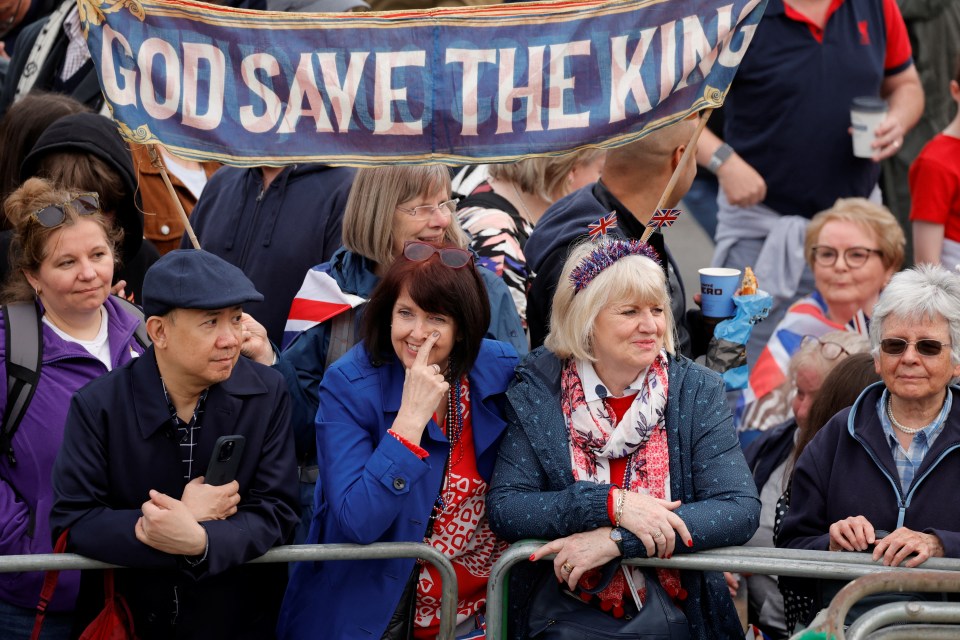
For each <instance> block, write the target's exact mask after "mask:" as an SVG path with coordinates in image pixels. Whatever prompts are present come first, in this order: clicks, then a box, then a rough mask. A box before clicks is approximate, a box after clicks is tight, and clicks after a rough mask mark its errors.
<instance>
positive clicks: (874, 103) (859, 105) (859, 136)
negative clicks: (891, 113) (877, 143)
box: [850, 96, 887, 158]
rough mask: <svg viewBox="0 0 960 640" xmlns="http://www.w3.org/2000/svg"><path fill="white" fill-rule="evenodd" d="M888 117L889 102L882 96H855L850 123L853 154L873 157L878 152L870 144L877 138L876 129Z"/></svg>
mask: <svg viewBox="0 0 960 640" xmlns="http://www.w3.org/2000/svg"><path fill="white" fill-rule="evenodd" d="M886 118H887V103H886V101H885V100H883V99H882V98H876V97H873V96H864V97H861V98H854V99H853V104H852V106H851V107H850V125H851V127H852V128H853V155H854V156H856V157H858V158H872V157H873V156H874V154H875V153H876V152H877V151H876V150H875V149H873V148H872V147H871V146H870V145H872V144H873V142H874V140H876V139H877V136H876V133H875V132H876V130H877V127H879V126H880V123H881V122H883V121H884V120H886Z"/></svg>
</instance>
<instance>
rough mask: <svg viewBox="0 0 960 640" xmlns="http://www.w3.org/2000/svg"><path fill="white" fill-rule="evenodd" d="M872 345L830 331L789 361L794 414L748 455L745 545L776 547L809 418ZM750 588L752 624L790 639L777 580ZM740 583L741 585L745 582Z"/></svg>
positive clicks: (754, 580)
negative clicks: (756, 511)
mask: <svg viewBox="0 0 960 640" xmlns="http://www.w3.org/2000/svg"><path fill="white" fill-rule="evenodd" d="M869 349H870V343H869V341H868V340H867V339H866V338H865V337H863V336H861V335H859V334H857V333H853V332H850V331H831V332H830V333H827V334H824V335H823V337H820V338H817V337H815V336H805V337H804V338H803V340H802V341H801V343H800V348H799V349H798V350H797V352H796V353H795V354H794V355H793V357H792V358H791V359H790V367H789V380H790V381H791V386H792V387H793V399H792V402H791V407H792V409H793V416H792V417H790V418H788V419H787V420H785V421H784V422H782V423H781V424H779V425H777V426H775V427H773V428H772V429H768V430H767V431H764V432H763V433H762V434H761V435H760V436H759V437H758V438H757V439H756V440H754V441H753V442H751V443H750V446H748V447H747V448H746V450H745V451H744V456H745V457H746V459H747V464H748V465H750V470H751V471H752V472H753V480H754V482H755V483H756V485H757V491H758V492H759V493H760V528H759V529H757V532H756V533H755V534H754V535H753V537H752V538H750V540H749V541H748V542H747V543H746V545H745V546H748V547H772V546H774V544H773V542H774V540H773V537H774V533H773V532H774V522H775V521H776V517H777V506H778V501H779V500H780V498H781V496H782V495H783V493H784V491H785V490H786V489H787V479H788V478H789V477H790V473H791V470H792V469H793V462H794V460H795V459H796V458H795V457H794V449H795V446H796V444H797V443H798V442H805V441H807V440H809V437H808V432H809V429H810V421H809V418H810V415H811V413H812V411H813V407H814V405H815V404H816V402H817V400H818V398H819V395H820V391H821V389H822V387H823V385H824V380H825V379H826V378H827V376H828V374H829V373H830V372H831V371H833V370H834V367H836V366H838V365H839V364H840V363H841V362H844V361H845V360H846V359H847V358H848V357H849V356H850V355H852V354H855V353H863V352H866V351H869ZM725 575H726V576H727V580H728V583H729V584H730V586H731V589H732V590H733V591H736V590H737V589H738V588H739V585H738V584H737V582H736V580H735V578H734V576H733V575H732V574H725ZM744 580H745V581H746V586H747V601H748V610H747V618H748V621H749V622H751V623H754V624H756V625H758V626H759V627H760V628H761V629H762V630H763V632H764V633H765V634H767V635H768V636H770V638H772V639H774V640H776V639H778V638H785V637H787V632H788V626H787V621H786V619H785V617H784V606H783V599H782V598H781V597H780V591H779V590H778V589H777V577H776V576H768V575H763V574H753V575H749V576H746V577H745V578H744ZM739 584H740V585H742V584H743V582H742V581H741V582H740V583H739Z"/></svg>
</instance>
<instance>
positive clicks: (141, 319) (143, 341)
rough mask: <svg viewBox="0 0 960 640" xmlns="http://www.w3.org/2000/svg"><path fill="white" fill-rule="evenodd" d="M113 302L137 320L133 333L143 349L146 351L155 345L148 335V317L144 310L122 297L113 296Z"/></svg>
mask: <svg viewBox="0 0 960 640" xmlns="http://www.w3.org/2000/svg"><path fill="white" fill-rule="evenodd" d="M113 300H114V301H115V302H117V303H118V304H119V305H120V306H121V307H123V310H124V311H126V312H127V313H129V314H130V315H132V316H133V317H134V318H136V319H137V321H138V323H137V328H136V329H135V330H134V332H133V337H134V338H136V340H137V342H139V343H140V346H141V347H143V348H144V349H147V348H149V347H150V345H151V344H153V341H152V340H150V336H149V335H148V334H147V325H146V316H145V315H144V313H143V309H141V308H140V307H138V306H137V305H135V304H133V303H132V302H130V301H129V300H125V299H123V298H121V297H120V296H113Z"/></svg>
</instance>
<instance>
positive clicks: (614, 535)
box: [610, 529, 623, 542]
mask: <svg viewBox="0 0 960 640" xmlns="http://www.w3.org/2000/svg"><path fill="white" fill-rule="evenodd" d="M610 539H611V540H613V541H614V542H622V541H623V534H622V533H620V529H614V530H612V531H611V532H610Z"/></svg>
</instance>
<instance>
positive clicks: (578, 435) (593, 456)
mask: <svg viewBox="0 0 960 640" xmlns="http://www.w3.org/2000/svg"><path fill="white" fill-rule="evenodd" d="M667 367H668V360H667V354H666V352H664V351H661V352H660V353H659V354H658V355H657V357H656V359H655V360H654V361H653V363H652V364H651V365H650V366H649V367H648V368H647V370H646V371H642V372H641V373H640V375H639V376H638V377H637V379H636V380H634V381H633V382H632V383H630V385H629V386H628V387H627V388H626V389H625V390H624V393H629V392H631V391H636V396H635V398H634V401H633V404H632V405H630V409H629V410H628V411H627V413H626V415H624V416H623V419H622V420H621V421H620V423H619V424H617V423H616V413H615V412H614V410H613V408H612V407H611V406H610V404H609V403H608V402H607V400H606V398H607V397H609V395H610V393H609V392H608V391H607V388H606V386H605V385H604V384H603V382H602V381H601V380H600V377H599V376H598V375H597V372H596V370H594V368H593V365H592V364H591V363H590V362H588V361H585V360H577V361H574V360H573V359H570V360H567V361H566V362H564V365H563V371H562V372H561V375H560V386H561V398H562V399H561V404H562V408H563V416H564V420H565V421H566V424H567V429H568V431H569V433H570V459H571V461H572V466H573V477H574V479H575V480H578V481H579V480H586V481H588V482H596V483H598V484H615V485H621V484H624V483H623V480H624V479H623V478H611V477H610V461H611V460H614V459H617V458H623V457H626V456H629V458H628V460H627V473H626V474H625V475H626V476H629V480H628V481H627V483H626V484H627V485H628V486H624V487H622V488H623V489H626V490H627V491H633V492H636V493H644V494H647V495H650V496H652V497H654V498H662V499H665V500H669V499H670V456H669V450H668V447H667V430H666V421H665V418H664V414H665V411H666V406H667V394H668V389H669V383H668V379H667ZM624 570H625V571H629V572H630V576H631V578H632V579H633V582H634V585H636V587H637V589H638V592H639V595H640V599H641V602H643V601H644V600H645V598H646V588H645V587H644V586H643V584H644V580H643V572H642V571H641V570H640V569H639V568H637V567H626V566H625V567H624ZM589 573H590V572H588V574H587V575H585V576H584V578H585V579H586V580H587V581H588V582H589V581H590V580H591V579H595V578H592V577H588V576H589ZM657 576H658V578H659V579H660V584H662V585H663V587H664V589H665V590H666V591H667V593H668V594H670V596H671V597H678V596H680V595H681V594H682V590H681V588H680V574H679V572H677V571H675V570H673V571H671V570H666V569H658V570H657ZM581 582H582V581H581ZM625 592H626V580H625V578H624V575H623V573H622V572H619V571H618V572H617V573H616V574H615V575H614V578H613V580H612V581H611V582H610V584H609V586H607V588H606V589H604V590H603V591H602V592H601V593H600V599H601V601H603V602H606V603H609V604H610V605H612V606H613V607H614V608H619V607H621V606H622V599H623V594H624V593H625ZM607 608H608V606H604V609H607Z"/></svg>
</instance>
